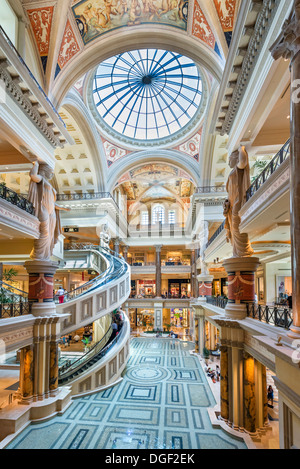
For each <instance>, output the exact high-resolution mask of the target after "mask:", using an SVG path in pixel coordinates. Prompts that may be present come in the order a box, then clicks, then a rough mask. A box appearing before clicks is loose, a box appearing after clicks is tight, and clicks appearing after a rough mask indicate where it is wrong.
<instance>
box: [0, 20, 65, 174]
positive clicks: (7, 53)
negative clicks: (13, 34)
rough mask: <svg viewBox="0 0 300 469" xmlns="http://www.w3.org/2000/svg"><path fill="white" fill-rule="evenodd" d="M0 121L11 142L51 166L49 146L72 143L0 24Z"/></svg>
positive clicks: (51, 148)
mask: <svg viewBox="0 0 300 469" xmlns="http://www.w3.org/2000/svg"><path fill="white" fill-rule="evenodd" d="M0 103H1V113H0V123H1V131H2V132H3V135H5V137H6V138H7V139H8V140H9V141H10V142H11V144H12V145H14V146H18V148H22V149H23V153H24V155H25V156H27V157H28V159H30V154H33V155H35V156H37V157H38V158H39V160H40V161H44V162H45V163H47V164H49V165H50V166H51V167H54V163H55V160H54V153H53V148H57V147H62V146H63V145H64V144H65V143H66V142H68V143H70V144H73V143H74V142H73V139H72V138H71V137H70V135H69V133H68V131H67V129H66V127H65V124H64V122H63V121H62V119H61V117H60V115H59V114H58V112H57V110H56V109H55V108H54V106H53V105H52V103H51V102H50V101H49V99H48V97H47V95H46V94H45V92H44V90H43V88H42V87H41V86H40V84H39V83H38V82H37V80H36V78H35V77H34V76H33V74H32V72H31V71H30V69H29V68H28V67H27V65H26V63H25V62H24V60H23V58H22V57H21V56H20V54H19V53H18V51H17V50H16V48H15V47H14V45H13V44H12V42H11V41H10V39H9V38H8V36H7V35H6V33H5V31H4V30H3V29H2V28H1V26H0Z"/></svg>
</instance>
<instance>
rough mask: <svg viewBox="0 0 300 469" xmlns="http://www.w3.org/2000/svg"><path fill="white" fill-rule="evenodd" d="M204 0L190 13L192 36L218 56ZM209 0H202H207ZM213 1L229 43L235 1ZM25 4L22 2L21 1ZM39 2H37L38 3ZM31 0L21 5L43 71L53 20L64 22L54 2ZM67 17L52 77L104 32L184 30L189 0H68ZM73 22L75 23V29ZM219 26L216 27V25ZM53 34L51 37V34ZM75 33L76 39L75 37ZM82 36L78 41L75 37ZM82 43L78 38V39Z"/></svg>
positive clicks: (218, 51)
mask: <svg viewBox="0 0 300 469" xmlns="http://www.w3.org/2000/svg"><path fill="white" fill-rule="evenodd" d="M203 1H204V0H202V2H201V1H199V3H198V1H197V0H195V2H194V9H193V11H192V12H191V14H192V15H193V20H192V35H193V36H194V37H195V38H197V39H200V40H201V41H203V42H204V43H205V44H207V45H208V46H209V47H211V48H212V49H213V50H214V51H215V52H217V53H218V54H219V55H220V56H221V53H220V49H219V46H218V43H217V41H216V36H215V34H214V30H213V28H212V26H214V27H216V25H212V24H209V21H208V18H207V17H206V15H205V13H204V11H203V9H202V8H201V5H202V4H203ZM207 1H208V0H205V2H207ZM209 1H210V2H212V3H213V4H214V7H215V9H216V12H217V14H218V17H219V21H220V24H221V27H222V29H223V32H224V34H225V37H226V40H227V43H228V45H230V42H231V38H232V33H233V29H234V22H235V18H236V14H237V5H238V0H209ZM24 3H25V2H24ZM39 3H40V2H39ZM33 4H34V3H33V2H31V3H29V2H26V3H25V5H24V8H25V10H26V11H27V15H28V19H29V22H30V25H31V28H32V32H33V36H34V38H35V41H36V45H37V49H38V51H39V55H40V58H41V61H42V65H43V68H44V71H46V66H47V62H48V56H49V48H50V41H51V40H52V37H53V38H54V39H53V40H57V38H56V37H55V34H52V30H55V28H53V27H52V26H53V23H54V22H55V23H56V22H57V23H58V22H59V21H63V18H62V17H60V16H59V11H58V10H57V5H56V2H55V1H51V2H50V1H49V4H48V5H47V3H46V2H44V6H40V5H38V4H37V7H36V8H34V7H33ZM69 8H70V10H69V11H70V13H69V15H70V16H69V19H66V17H64V18H65V21H66V20H67V23H66V27H65V31H64V34H63V37H62V42H61V45H60V48H59V56H58V57H57V56H56V58H55V60H56V59H57V66H56V72H55V77H57V75H58V73H59V72H60V70H61V69H62V68H63V67H65V66H66V65H67V63H68V62H69V61H70V60H71V59H72V57H74V55H76V54H77V53H78V52H79V51H80V50H81V49H82V47H83V45H86V44H89V43H90V42H91V41H93V40H94V39H97V38H98V37H100V36H101V35H103V34H104V33H106V32H109V31H112V30H114V29H118V28H121V27H132V26H134V25H139V24H152V23H153V24H164V25H167V26H173V27H176V28H179V29H181V30H182V31H187V20H188V0H81V1H80V0H79V1H78V0H75V1H73V2H70V7H69ZM72 23H74V24H75V23H76V24H77V27H78V30H77V28H76V27H75V26H74V28H75V29H76V31H75V30H74V29H73V25H72ZM218 27H219V26H218ZM51 35H52V36H51ZM76 36H77V39H76ZM80 36H81V38H82V43H81V44H79V42H78V38H80ZM80 42H81V41H80Z"/></svg>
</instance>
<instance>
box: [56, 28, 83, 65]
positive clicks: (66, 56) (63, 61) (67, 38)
mask: <svg viewBox="0 0 300 469" xmlns="http://www.w3.org/2000/svg"><path fill="white" fill-rule="evenodd" d="M79 51H80V47H79V45H78V42H77V39H76V37H75V34H74V31H73V29H72V26H71V24H70V21H69V20H68V21H67V24H66V28H65V32H64V35H63V40H62V42H61V46H60V51H59V54H58V65H59V67H60V68H61V69H62V68H63V67H65V65H67V63H68V62H69V61H70V60H71V58H72V57H74V55H76V54H77V52H79Z"/></svg>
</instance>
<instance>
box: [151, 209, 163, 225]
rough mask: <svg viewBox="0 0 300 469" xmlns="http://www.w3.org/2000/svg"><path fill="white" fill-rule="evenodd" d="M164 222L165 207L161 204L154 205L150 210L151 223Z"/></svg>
mask: <svg viewBox="0 0 300 469" xmlns="http://www.w3.org/2000/svg"><path fill="white" fill-rule="evenodd" d="M164 222H165V209H164V207H162V206H161V205H157V206H156V207H154V209H153V212H152V223H153V224H154V225H155V224H157V223H164Z"/></svg>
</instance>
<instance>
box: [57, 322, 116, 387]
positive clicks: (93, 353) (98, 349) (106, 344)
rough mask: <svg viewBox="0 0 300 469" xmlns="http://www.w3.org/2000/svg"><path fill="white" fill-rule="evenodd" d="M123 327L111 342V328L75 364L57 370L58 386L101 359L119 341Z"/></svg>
mask: <svg viewBox="0 0 300 469" xmlns="http://www.w3.org/2000/svg"><path fill="white" fill-rule="evenodd" d="M124 329H125V327H124V326H123V325H121V328H120V331H119V332H118V334H117V335H116V337H114V338H113V339H112V340H111V338H112V327H110V329H109V330H108V331H107V333H106V334H105V336H104V337H103V338H102V339H101V341H100V342H98V344H96V345H95V346H94V347H93V348H92V349H91V350H89V351H88V352H87V353H85V354H84V355H83V356H82V357H80V358H79V359H78V360H76V361H75V362H73V363H71V364H70V365H69V366H68V368H67V369H66V368H64V369H63V368H61V369H60V370H59V384H66V382H67V381H70V380H71V379H73V378H74V377H75V376H78V375H79V374H80V373H81V372H83V371H86V370H87V369H88V368H90V367H91V366H92V365H94V364H95V363H96V362H97V361H99V360H100V359H101V358H103V357H104V356H105V355H106V354H107V352H108V351H109V350H110V349H111V348H112V347H113V346H114V345H115V344H116V343H117V342H118V341H119V340H120V338H121V337H122V336H123V332H124Z"/></svg>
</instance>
